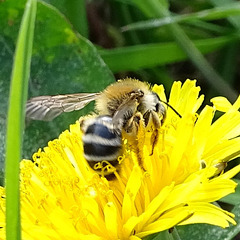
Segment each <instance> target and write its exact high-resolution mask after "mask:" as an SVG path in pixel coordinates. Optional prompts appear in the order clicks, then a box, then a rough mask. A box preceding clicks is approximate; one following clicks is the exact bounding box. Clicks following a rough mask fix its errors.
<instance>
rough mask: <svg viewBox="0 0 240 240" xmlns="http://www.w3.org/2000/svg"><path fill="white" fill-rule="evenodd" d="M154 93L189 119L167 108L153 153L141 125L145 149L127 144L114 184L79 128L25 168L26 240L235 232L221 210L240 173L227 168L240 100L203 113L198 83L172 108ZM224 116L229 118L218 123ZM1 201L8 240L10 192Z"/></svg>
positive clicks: (175, 98)
mask: <svg viewBox="0 0 240 240" xmlns="http://www.w3.org/2000/svg"><path fill="white" fill-rule="evenodd" d="M153 91H154V92H156V93H157V94H158V95H159V97H160V98H161V99H162V100H164V101H166V102H168V103H169V104H170V105H171V106H173V107H174V109H176V110H177V111H178V112H179V113H180V114H181V116H182V117H181V118H180V117H179V116H178V115H177V114H176V113H175V112H174V111H173V110H172V109H171V108H168V107H167V106H166V108H167V114H166V119H165V121H164V124H163V125H162V126H161V128H160V129H159V136H158V140H157V143H156V144H155V146H154V149H153V151H152V147H153V146H152V141H151V138H152V132H151V131H147V130H146V129H145V127H144V122H143V120H141V121H140V123H139V130H138V133H137V139H136V140H137V141H136V142H137V146H136V147H135V148H134V149H133V148H132V145H131V144H130V143H129V141H128V139H127V138H126V139H123V153H122V155H121V156H120V157H119V159H118V160H119V168H120V170H119V171H115V169H113V173H114V175H115V178H114V179H113V180H107V179H106V178H105V177H104V176H101V174H100V175H99V174H97V173H96V172H95V171H94V170H93V169H92V168H90V167H89V165H88V163H87V161H86V160H85V159H84V157H83V143H82V132H81V129H80V126H79V121H77V122H76V123H75V124H73V125H71V126H70V130H69V131H68V130H66V131H64V132H63V133H62V134H61V135H60V136H59V138H58V139H55V140H53V141H50V142H49V143H48V146H47V147H45V148H44V149H43V150H41V149H40V150H39V151H38V152H36V153H35V154H34V155H33V161H29V160H23V161H22V162H21V165H20V166H21V175H20V179H21V182H20V186H21V223H22V236H23V239H34V240H37V239H45V240H47V239H51V240H52V239H93V240H94V239H96V240H101V239H109V240H110V239H122V240H123V239H142V238H143V237H146V236H148V235H150V234H153V233H157V232H160V231H164V230H167V229H170V228H172V227H174V226H176V225H186V224H192V223H208V224H213V225H218V226H220V227H223V228H225V227H228V226H229V223H232V224H235V221H234V219H233V218H234V216H233V214H231V213H229V212H227V211H225V210H222V209H221V208H219V207H217V206H215V205H214V204H213V202H215V201H217V200H219V199H220V198H222V197H224V196H226V195H228V194H230V193H232V192H234V189H235V187H236V183H235V182H234V181H233V180H231V178H232V177H233V176H234V175H236V174H237V173H238V172H239V171H240V166H236V167H234V168H233V169H231V170H229V171H226V172H225V171H224V166H225V165H226V163H227V162H228V161H230V160H232V159H234V158H236V157H238V156H239V154H240V152H239V144H240V138H239V133H240V113H239V111H238V109H239V107H240V98H238V99H237V101H236V102H235V103H234V104H233V105H232V104H230V103H229V102H228V101H227V99H225V98H223V97H217V98H214V99H212V103H213V106H208V105H207V106H205V107H201V105H202V103H203V100H204V96H203V95H200V88H199V87H197V86H196V81H190V80H187V81H185V83H184V84H182V83H180V82H175V83H174V84H173V86H172V89H171V93H170V97H169V99H168V100H167V98H166V95H165V92H164V87H163V86H162V85H160V86H158V85H155V86H153ZM200 107H201V109H202V110H201V111H200V110H199V108H200ZM216 111H221V112H223V114H222V115H221V117H219V118H218V119H217V120H213V119H214V116H215V112H216ZM197 112H198V113H197ZM136 149H137V150H136ZM139 159H141V165H142V166H140V164H139ZM1 195H2V198H1V201H0V202H1V211H0V216H1V218H0V219H1V226H2V227H3V228H1V230H0V231H1V232H0V238H1V239H2V238H4V234H5V216H4V212H5V200H4V197H3V196H4V188H2V189H1Z"/></svg>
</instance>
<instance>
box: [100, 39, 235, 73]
mask: <svg viewBox="0 0 240 240" xmlns="http://www.w3.org/2000/svg"><path fill="white" fill-rule="evenodd" d="M236 40H237V37H236V36H226V37H219V38H210V39H203V40H196V41H193V43H194V45H195V46H196V47H197V48H198V49H199V51H201V53H209V52H212V51H215V50H217V49H219V48H221V47H223V46H225V45H228V44H230V43H231V42H234V41H236ZM99 53H100V55H101V57H102V58H103V60H104V61H105V62H106V64H107V65H108V66H109V67H110V69H111V70H112V71H113V72H119V71H134V70H139V69H141V68H150V67H155V66H161V65H166V64H171V63H176V62H179V61H183V60H186V59H187V55H186V53H185V52H184V51H183V50H182V49H181V48H180V47H179V46H178V45H177V44H176V43H174V42H168V43H156V44H144V45H135V46H131V47H123V48H115V49H110V50H99ZM126 56H127V58H126Z"/></svg>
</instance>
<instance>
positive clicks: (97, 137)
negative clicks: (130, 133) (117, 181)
mask: <svg viewBox="0 0 240 240" xmlns="http://www.w3.org/2000/svg"><path fill="white" fill-rule="evenodd" d="M80 126H81V130H82V132H83V137H82V141H83V150H84V157H85V159H86V160H87V162H88V164H89V166H90V167H91V168H92V169H94V170H95V171H96V172H97V173H98V174H99V175H102V176H104V177H106V178H107V179H108V180H111V179H112V178H114V176H115V175H114V172H115V171H118V170H119V161H118V157H119V156H120V155H121V154H122V129H121V127H120V125H119V126H117V125H116V124H115V125H114V124H113V118H112V117H110V116H108V115H100V116H97V117H91V118H87V119H84V120H80Z"/></svg>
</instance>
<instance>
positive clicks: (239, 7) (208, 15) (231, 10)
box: [122, 3, 240, 31]
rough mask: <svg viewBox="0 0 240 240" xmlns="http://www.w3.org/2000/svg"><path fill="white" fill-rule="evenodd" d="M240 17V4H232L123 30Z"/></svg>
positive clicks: (144, 23)
mask: <svg viewBox="0 0 240 240" xmlns="http://www.w3.org/2000/svg"><path fill="white" fill-rule="evenodd" d="M234 15H240V4H239V3H238V4H230V6H225V7H215V8H212V9H208V10H203V11H199V12H197V13H191V14H183V15H177V16H169V17H164V18H161V19H151V20H147V21H140V22H136V23H132V24H129V25H127V26H124V27H123V28H122V30H123V31H130V30H137V29H140V30H144V29H149V28H156V27H161V26H164V25H168V24H171V23H182V22H190V21H195V20H217V19H222V18H227V17H229V16H234Z"/></svg>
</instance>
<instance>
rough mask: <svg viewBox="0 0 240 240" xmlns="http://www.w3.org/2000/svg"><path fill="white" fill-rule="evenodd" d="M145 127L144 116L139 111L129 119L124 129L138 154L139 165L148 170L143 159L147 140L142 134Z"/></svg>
mask: <svg viewBox="0 0 240 240" xmlns="http://www.w3.org/2000/svg"><path fill="white" fill-rule="evenodd" d="M144 128H145V126H144V121H143V116H142V114H141V113H139V112H138V113H136V114H135V115H133V116H132V117H131V118H130V119H129V121H128V122H127V124H126V125H125V127H124V130H125V133H126V135H127V138H128V140H129V144H130V146H131V148H132V150H133V151H134V153H135V154H136V156H137V161H138V165H139V166H140V168H141V169H142V170H143V171H146V170H145V168H144V167H143V160H142V155H143V153H142V152H143V148H142V145H143V142H144V140H145V138H144V137H143V136H142V133H144V131H143V129H144ZM141 129H142V131H141ZM140 131H141V133H140Z"/></svg>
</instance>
